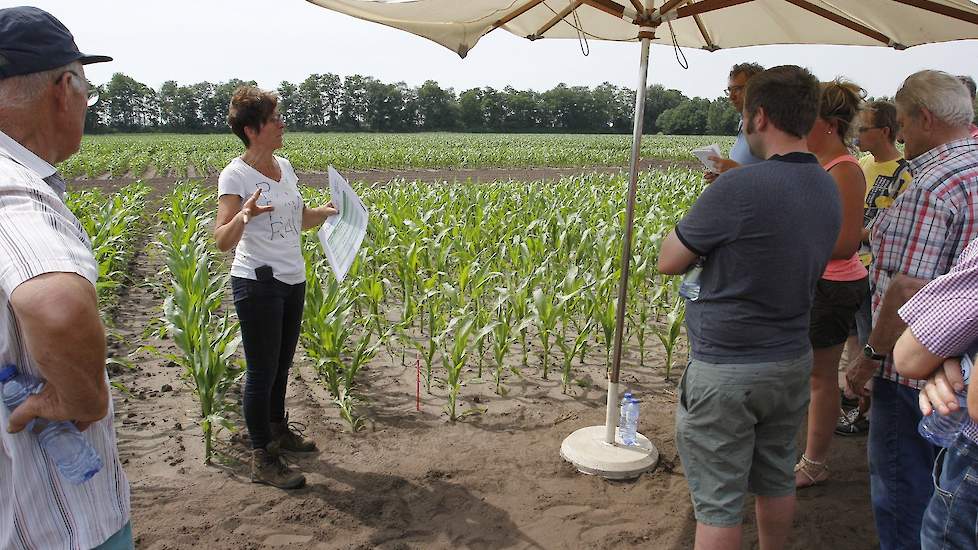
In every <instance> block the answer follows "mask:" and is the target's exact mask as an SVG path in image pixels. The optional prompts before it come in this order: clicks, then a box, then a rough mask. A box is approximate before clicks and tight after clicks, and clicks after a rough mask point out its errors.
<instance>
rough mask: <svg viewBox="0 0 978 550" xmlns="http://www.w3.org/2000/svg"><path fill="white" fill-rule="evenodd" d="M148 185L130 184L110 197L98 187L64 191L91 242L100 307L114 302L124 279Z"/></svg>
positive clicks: (134, 248) (102, 308) (132, 252)
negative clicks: (96, 263) (66, 192)
mask: <svg viewBox="0 0 978 550" xmlns="http://www.w3.org/2000/svg"><path fill="white" fill-rule="evenodd" d="M148 194H149V187H147V186H146V185H143V184H141V183H134V184H132V185H128V186H126V187H124V188H122V190H121V191H119V192H118V193H115V194H113V195H112V196H106V195H105V193H103V192H102V191H101V190H99V189H86V190H84V191H79V192H72V193H68V195H67V196H66V197H65V204H67V206H68V208H69V209H70V210H71V211H72V212H73V213H74V214H75V217H77V218H78V221H79V222H81V224H82V226H83V227H84V228H85V232H86V233H88V236H89V238H90V239H91V241H92V252H93V253H94V255H95V261H96V262H98V282H97V284H96V290H97V292H98V298H99V305H100V309H101V310H102V312H103V316H104V315H105V312H107V311H108V310H109V309H111V307H112V306H113V305H114V302H115V298H116V293H117V291H118V290H119V288H120V287H121V286H122V285H123V284H124V283H125V280H126V267H127V266H128V265H129V261H130V260H131V259H132V258H133V255H134V254H135V253H136V243H137V240H138V238H139V235H140V232H139V227H140V226H141V224H140V221H141V220H142V216H143V206H144V204H145V200H146V196H147V195H148Z"/></svg>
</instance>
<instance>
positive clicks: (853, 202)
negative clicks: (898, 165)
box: [830, 162, 895, 341]
mask: <svg viewBox="0 0 978 550" xmlns="http://www.w3.org/2000/svg"><path fill="white" fill-rule="evenodd" d="M830 174H831V175H832V178H833V179H835V185H836V187H837V188H838V189H839V198H840V199H841V201H842V228H841V229H840V230H839V237H838V238H837V239H836V241H835V248H834V249H832V259H833V260H848V259H849V258H851V257H852V255H853V254H855V253H856V251H857V250H859V243H860V242H862V237H863V207H864V205H865V197H866V178H865V177H864V176H863V172H862V170H860V169H859V167H858V166H856V165H855V164H852V163H851V162H843V163H842V164H839V165H837V166H835V167H834V168H832V171H831V172H830ZM894 341H895V339H894Z"/></svg>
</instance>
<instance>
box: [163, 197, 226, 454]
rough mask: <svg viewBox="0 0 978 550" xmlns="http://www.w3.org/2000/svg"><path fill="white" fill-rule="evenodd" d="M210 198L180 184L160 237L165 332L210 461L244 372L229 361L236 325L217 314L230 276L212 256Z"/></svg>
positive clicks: (166, 209) (171, 202)
mask: <svg viewBox="0 0 978 550" xmlns="http://www.w3.org/2000/svg"><path fill="white" fill-rule="evenodd" d="M212 199H213V197H212V196H211V195H209V194H207V193H204V192H203V191H201V190H200V188H199V187H197V186H196V185H194V184H189V183H184V184H180V185H178V186H177V188H176V189H175V191H174V192H173V193H172V195H171V199H170V202H169V204H170V207H169V208H164V209H163V210H162V211H161V218H162V219H163V221H164V233H163V234H161V236H160V239H159V246H160V248H161V249H162V250H163V252H164V256H165V259H166V269H167V272H168V273H169V276H170V295H169V296H167V298H166V300H165V301H164V304H163V314H164V319H165V323H166V329H167V332H168V333H169V334H170V335H171V336H172V337H173V340H174V342H175V343H176V344H177V346H178V347H179V348H180V350H181V352H182V355H180V356H178V357H176V359H177V361H178V362H179V364H181V365H182V366H183V371H184V376H185V378H186V379H187V380H188V382H189V383H190V384H191V386H192V388H193V392H194V395H195V396H196V397H197V400H198V402H199V405H200V414H201V418H200V426H201V429H202V431H203V436H204V461H205V462H208V463H209V462H210V461H211V458H212V455H213V452H214V451H213V436H214V433H215V431H216V429H220V428H221V427H228V428H230V427H231V424H230V422H229V421H228V420H227V419H226V416H225V415H226V413H227V412H228V411H229V410H231V408H232V405H231V403H230V402H229V401H228V399H227V392H228V390H229V389H230V388H231V386H232V385H234V384H235V383H236V382H237V381H238V380H239V379H240V378H241V376H242V375H243V374H244V368H243V366H242V365H241V364H240V363H237V362H234V361H232V359H231V357H232V356H233V355H234V353H235V351H236V350H237V348H238V345H239V344H240V342H241V337H240V336H239V334H238V333H239V331H238V324H237V323H236V322H232V321H231V320H230V318H229V317H228V315H227V314H224V315H220V314H219V313H218V310H219V308H220V307H221V303H222V301H223V297H224V289H225V287H226V286H227V283H228V277H229V276H228V275H227V274H226V272H225V270H224V269H223V267H221V266H219V265H218V263H217V261H216V260H214V259H213V257H212V253H211V247H212V243H211V242H210V240H209V232H208V231H207V229H206V227H207V223H208V222H209V216H208V212H207V210H205V207H204V204H206V203H209V202H212Z"/></svg>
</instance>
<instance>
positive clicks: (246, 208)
mask: <svg viewBox="0 0 978 550" xmlns="http://www.w3.org/2000/svg"><path fill="white" fill-rule="evenodd" d="M259 197H261V189H258V190H257V191H255V194H254V195H252V196H251V197H250V198H248V200H246V201H245V202H244V204H243V205H242V204H241V197H239V196H237V195H221V196H220V198H218V199H217V217H216V218H215V220H214V241H215V242H216V243H217V248H218V250H220V251H221V252H227V251H228V250H231V249H232V248H234V247H235V246H237V245H238V241H240V240H241V236H242V235H244V230H245V225H246V224H247V223H248V222H249V221H250V218H253V217H255V216H259V215H261V214H265V213H266V212H271V211H272V210H275V207H273V206H258V205H257V204H256V201H258V198H259Z"/></svg>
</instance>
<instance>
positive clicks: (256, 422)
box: [214, 86, 337, 489]
mask: <svg viewBox="0 0 978 550" xmlns="http://www.w3.org/2000/svg"><path fill="white" fill-rule="evenodd" d="M228 125H229V126H230V127H231V130H233V131H234V133H235V134H236V135H237V136H238V137H239V138H241V141H242V142H244V144H245V147H246V148H247V150H246V151H245V153H244V154H243V155H241V156H240V157H237V158H235V159H234V160H232V161H231V163H230V164H228V165H227V167H225V168H224V170H223V171H221V176H220V178H219V179H218V184H217V186H218V207H217V220H216V223H215V229H214V236H215V239H216V241H217V246H218V248H220V249H221V250H222V251H228V250H230V249H231V248H234V249H235V252H234V263H232V264H231V287H232V289H233V291H234V307H235V309H236V310H237V313H238V320H239V321H240V323H241V337H242V342H243V343H244V350H245V361H246V362H247V365H248V370H247V376H246V378H245V387H244V398H243V407H242V408H243V409H244V417H245V423H246V424H247V426H248V433H249V436H250V438H251V446H252V468H251V479H252V481H254V482H256V483H265V484H268V485H273V486H275V487H279V488H282V489H293V488H297V487H301V486H302V485H303V484H305V477H304V476H303V475H302V474H301V473H299V472H296V471H294V470H292V469H291V468H289V467H288V465H287V464H286V463H285V461H284V460H282V459H281V456H280V452H281V451H292V452H313V451H315V450H316V444H315V443H314V442H312V441H310V440H307V439H304V438H303V437H302V435H301V433H297V432H296V431H295V429H294V428H293V427H290V425H289V422H288V416H287V415H286V413H285V390H286V386H287V382H288V376H289V369H290V368H291V366H292V357H293V355H294V354H295V348H296V345H297V343H298V341H299V330H300V325H301V323H302V308H303V305H304V301H305V288H306V283H305V281H306V268H305V262H304V261H303V258H302V249H301V241H300V235H299V234H300V233H301V232H302V231H303V230H306V229H312V228H315V227H319V226H320V225H322V223H323V222H324V221H325V220H326V218H327V217H329V216H331V215H333V214H336V213H337V211H336V209H335V208H333V204H332V203H330V204H327V205H326V206H321V207H319V208H309V207H307V206H306V205H305V204H303V202H302V197H301V196H300V195H299V189H298V183H299V181H298V178H297V177H296V174H295V170H293V169H292V165H291V164H290V163H289V161H288V160H286V159H284V158H282V157H278V156H275V154H274V152H275V151H276V150H277V149H280V148H281V147H282V134H283V132H284V131H285V124H283V122H282V117H281V115H279V113H278V97H277V96H276V95H275V94H274V93H271V92H264V91H262V90H259V89H258V88H256V87H254V86H242V87H240V88H238V89H237V90H235V92H234V96H233V97H232V99H231V105H230V109H229V113H228Z"/></svg>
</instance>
